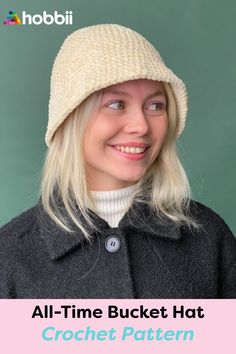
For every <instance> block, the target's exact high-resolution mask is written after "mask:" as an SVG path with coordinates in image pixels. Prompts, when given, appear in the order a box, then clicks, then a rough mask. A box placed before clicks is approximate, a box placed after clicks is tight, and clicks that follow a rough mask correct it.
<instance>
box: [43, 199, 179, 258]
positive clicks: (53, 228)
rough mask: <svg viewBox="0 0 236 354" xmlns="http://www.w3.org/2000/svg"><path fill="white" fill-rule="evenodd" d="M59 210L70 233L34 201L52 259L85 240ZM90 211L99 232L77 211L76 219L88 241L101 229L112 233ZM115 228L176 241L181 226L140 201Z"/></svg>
mask: <svg viewBox="0 0 236 354" xmlns="http://www.w3.org/2000/svg"><path fill="white" fill-rule="evenodd" d="M60 210H61V212H62V214H63V216H64V217H65V219H67V221H68V223H69V225H70V227H71V228H72V229H73V232H72V233H69V232H66V231H64V230H63V229H61V228H60V227H59V226H57V224H56V223H55V222H54V221H53V220H52V219H51V218H50V217H49V215H48V214H47V213H46V212H45V210H44V208H43V206H42V203H41V199H40V200H39V202H38V204H37V213H36V214H37V224H38V227H39V234H40V237H41V238H42V239H43V240H44V242H45V244H46V247H47V250H48V252H49V255H50V258H51V259H57V258H59V257H61V256H63V255H65V254H66V253H68V252H69V251H70V250H72V249H73V248H75V247H77V246H79V245H83V244H84V243H87V242H88V241H87V240H86V238H85V236H84V234H83V232H82V231H80V230H79V229H78V228H76V226H75V224H74V223H73V222H72V221H71V219H69V218H68V215H67V214H66V211H65V208H63V207H60ZM89 214H90V216H91V218H92V220H93V222H94V224H95V225H96V226H97V227H98V230H99V231H96V230H95V229H94V228H92V227H91V226H89V225H88V224H87V223H86V222H85V219H84V217H83V216H82V214H81V213H80V212H79V211H78V218H80V220H81V222H82V224H83V226H85V227H86V230H87V231H88V233H89V235H91V240H92V241H91V242H93V239H94V236H96V234H98V235H99V234H100V233H104V232H105V233H111V232H112V230H114V232H115V230H116V229H117V228H112V227H110V226H109V224H108V223H107V222H106V221H105V220H104V219H102V218H100V217H99V216H98V215H96V214H95V213H94V212H92V211H91V210H89ZM118 228H119V229H121V230H122V229H123V230H124V231H125V230H132V231H133V233H134V234H135V233H145V234H148V235H152V236H155V237H161V238H165V239H169V240H172V241H175V240H178V239H179V238H180V237H181V232H180V227H179V226H178V225H177V224H176V223H174V222H173V221H171V220H170V219H167V218H166V217H163V218H160V217H158V216H157V214H156V213H155V212H154V211H153V210H152V209H151V208H150V207H149V206H148V204H146V203H140V202H134V203H133V204H132V206H131V207H130V208H129V210H128V211H127V213H126V214H125V215H124V216H123V218H122V219H121V220H120V222H119V225H118Z"/></svg>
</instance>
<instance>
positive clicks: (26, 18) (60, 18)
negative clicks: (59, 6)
mask: <svg viewBox="0 0 236 354" xmlns="http://www.w3.org/2000/svg"><path fill="white" fill-rule="evenodd" d="M3 23H4V24H5V25H8V24H13V25H14V24H18V25H36V26H37V25H41V24H45V25H52V24H56V25H72V24H73V12H72V11H65V15H62V14H59V13H58V11H54V14H53V15H51V14H48V13H47V12H46V11H43V14H42V15H40V14H35V15H30V14H28V13H27V12H26V11H22V16H21V20H20V18H19V17H18V16H17V14H16V12H15V11H9V13H8V15H7V19H6V20H5V21H4V22H3Z"/></svg>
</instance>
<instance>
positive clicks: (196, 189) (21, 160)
mask: <svg viewBox="0 0 236 354" xmlns="http://www.w3.org/2000/svg"><path fill="white" fill-rule="evenodd" d="M9 10H15V11H16V12H17V13H18V15H19V16H21V13H22V11H23V10H25V11H26V12H27V13H29V14H31V15H34V14H36V13H38V14H42V12H43V10H46V11H47V12H48V13H53V12H54V11H55V10H57V11H58V12H59V13H61V14H65V11H66V10H72V11H73V21H74V23H73V25H72V26H66V25H62V26H58V25H50V26H47V25H44V24H42V25H40V26H35V25H32V26H4V25H3V24H2V23H3V21H4V20H5V17H6V15H7V13H8V11H9ZM235 15H236V2H235V1H233V0H232V1H230V0H225V1H224V2H222V1H215V0H208V1H206V0H198V1H196V0H176V1H174V0H147V1H141V0H139V1H138V0H136V1H135V0H119V1H111V0H97V1H94V0H86V1H85V0H73V1H72V0H67V1H59V0H57V1H54V2H53V1H51V2H50V4H48V1H44V0H42V1H41V2H40V3H39V4H33V2H32V1H18V2H17V4H16V2H11V1H8V2H6V5H1V6H0V20H1V23H0V79H1V85H0V90H1V95H0V159H1V163H0V225H3V224H5V223H6V222H8V221H9V220H10V219H12V218H13V217H14V216H16V215H18V214H19V213H21V212H22V211H24V210H26V209H28V208H30V207H31V206H33V205H34V204H35V203H36V202H37V200H38V195H39V184H40V176H41V168H42V165H43V160H44V155H45V152H46V145H45V143H44V135H45V130H46V126H47V112H48V98H49V80H50V73H51V67H52V64H53V60H54V58H55V55H56V54H57V52H58V50H59V48H60V46H61V44H62V42H63V40H64V39H65V37H66V36H67V35H68V34H69V33H71V32H73V31H74V30H76V29H78V28H80V27H84V26H88V25H92V24H97V23H119V24H122V25H125V26H128V27H131V28H133V29H134V30H136V31H138V32H140V33H142V34H143V35H144V36H145V37H146V38H148V39H149V40H150V41H151V42H152V43H153V44H154V45H155V46H156V47H157V48H158V49H159V51H160V53H161V55H162V57H163V58H164V60H165V62H166V63H167V65H168V66H169V67H170V68H171V69H172V70H173V71H174V72H175V73H176V74H177V75H178V76H180V77H181V78H182V79H183V81H184V82H185V83H186V85H187V88H188V94H189V114H188V119H187V126H186V129H185V132H184V134H183V135H182V137H181V139H180V141H179V144H178V145H179V149H180V152H181V157H182V161H183V164H184V166H185V168H186V171H187V174H188V176H189V179H190V184H191V187H192V191H193V197H194V199H196V200H198V201H200V202H202V203H204V204H206V205H207V206H209V207H211V208H212V209H213V210H215V211H216V212H217V213H218V214H220V215H221V216H222V217H223V219H224V220H225V221H226V223H227V224H228V225H229V226H230V228H231V230H232V231H233V232H234V233H235V234H236V218H235V210H236V201H235V194H236V193H235V181H236V166H235V150H236V149H235V148H236V139H235V133H236V105H235V102H236V97H235V93H236V44H235V43H236V42H235V38H236V29H235V27H236V25H235Z"/></svg>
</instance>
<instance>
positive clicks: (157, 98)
mask: <svg viewBox="0 0 236 354" xmlns="http://www.w3.org/2000/svg"><path fill="white" fill-rule="evenodd" d="M166 105H167V98H166V95H165V91H164V88H163V86H162V84H161V83H160V82H157V81H152V80H146V79H139V80H132V81H127V82H124V83H121V84H117V85H112V86H109V87H107V88H105V89H104V90H103V93H102V98H101V103H100V105H99V108H98V110H97V111H96V113H94V115H93V116H92V117H91V119H90V120H89V122H88V124H87V126H86V129H85V135H84V141H83V148H84V158H85V164H86V173H87V181H88V185H89V189H90V190H94V191H96V190H97V191H99V190H103V191H105V190H115V189H121V188H125V187H128V186H129V185H132V184H134V183H136V182H138V181H139V180H140V179H141V178H142V177H143V176H144V175H145V173H146V172H147V170H148V169H149V167H150V166H151V165H152V164H153V162H154V161H155V159H156V157H157V155H158V153H159V151H160V149H161V147H162V145H163V142H164V139H165V136H166V133H167V129H168V117H167V109H166Z"/></svg>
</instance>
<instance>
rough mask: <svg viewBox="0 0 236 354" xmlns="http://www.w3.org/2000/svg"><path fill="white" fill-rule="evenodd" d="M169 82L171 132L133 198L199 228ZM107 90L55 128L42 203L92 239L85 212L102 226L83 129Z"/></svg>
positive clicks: (55, 218) (64, 224)
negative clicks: (192, 210)
mask: <svg viewBox="0 0 236 354" xmlns="http://www.w3.org/2000/svg"><path fill="white" fill-rule="evenodd" d="M163 86H164V89H165V91H166V95H167V101H168V104H167V113H168V132H167V136H166V139H165V142H164V144H163V146H162V148H161V150H160V152H159V154H158V156H157V158H156V160H155V162H154V163H153V165H152V166H151V167H150V169H149V171H148V172H147V174H146V175H145V176H144V177H143V178H142V179H141V180H140V181H139V183H138V189H137V191H136V192H135V194H134V195H133V199H135V201H137V202H145V203H148V204H149V205H150V206H151V207H152V208H153V209H154V210H155V212H156V213H157V214H158V216H159V217H161V218H162V217H167V218H169V219H171V220H172V221H174V222H176V223H178V224H186V225H187V226H188V227H194V228H199V227H200V225H199V224H198V223H197V221H196V220H194V219H193V218H192V217H191V215H190V214H188V210H189V205H190V199H191V192H190V186H189V182H188V178H187V176H186V173H185V170H184V168H183V166H182V164H181V162H180V159H179V157H178V153H177V148H176V136H177V130H178V126H177V124H178V120H177V108H176V103H175V99H174V96H173V93H172V89H171V87H170V85H169V84H168V83H165V82H163ZM101 94H102V91H99V92H95V93H93V94H92V95H90V96H89V97H88V98H87V99H86V100H85V101H84V102H82V103H81V104H80V105H79V106H78V107H77V108H76V109H75V110H74V111H73V112H72V113H71V114H70V115H69V116H68V117H67V119H66V120H65V121H64V122H63V123H62V124H61V126H60V127H59V128H58V129H57V131H56V132H55V134H54V137H53V140H52V143H51V145H50V147H49V149H48V152H47V155H46V159H45V163H44V167H43V171H42V183H41V190H40V194H41V200H42V205H43V208H44V210H45V211H46V212H47V214H48V215H49V217H50V218H51V219H52V220H53V221H54V222H55V223H56V224H57V225H58V226H59V227H61V228H62V229H64V230H65V231H67V232H72V231H73V230H72V228H71V221H72V223H73V224H75V225H76V227H78V228H79V229H80V230H82V232H83V233H84V235H85V237H86V238H87V239H89V238H90V236H89V233H88V231H87V229H86V226H85V225H84V223H83V222H81V214H82V216H83V217H84V219H85V221H86V222H87V224H88V225H89V226H90V227H93V228H96V226H95V225H94V224H93V221H92V219H91V217H90V215H89V211H88V210H89V209H91V210H93V211H94V210H95V206H94V201H93V198H92V195H91V193H90V192H89V190H88V186H87V182H86V169H85V161H84V158H83V147H82V145H83V134H84V131H85V128H86V123H87V122H88V120H89V118H90V117H91V115H92V114H94V113H95V112H96V110H97V107H98V105H99V102H100V99H101ZM144 195H145V198H144ZM147 195H148V196H149V198H147ZM59 200H60V202H59ZM60 203H61V205H60ZM61 207H63V208H61ZM62 210H64V212H62ZM68 218H69V219H68Z"/></svg>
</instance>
